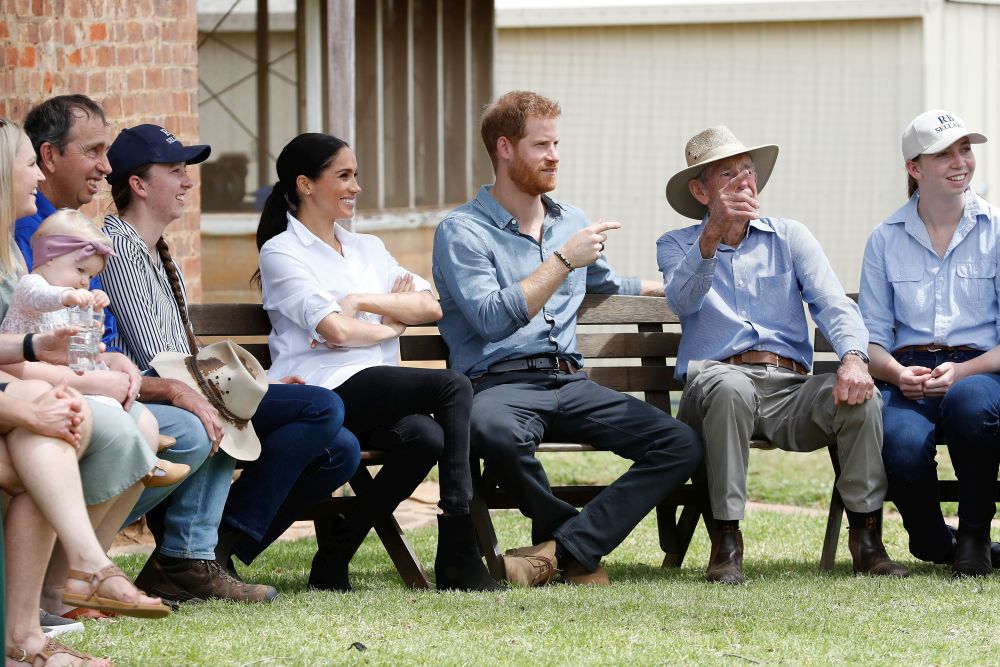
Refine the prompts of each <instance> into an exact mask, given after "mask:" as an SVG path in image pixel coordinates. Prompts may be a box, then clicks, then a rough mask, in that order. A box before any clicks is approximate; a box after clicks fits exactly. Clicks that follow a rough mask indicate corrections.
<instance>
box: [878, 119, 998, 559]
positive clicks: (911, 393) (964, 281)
mask: <svg viewBox="0 0 1000 667" xmlns="http://www.w3.org/2000/svg"><path fill="white" fill-rule="evenodd" d="M985 141H986V137H984V136H983V135H981V134H979V133H977V132H970V131H969V130H967V129H966V128H965V124H964V123H963V122H962V120H961V119H960V118H959V117H958V116H956V115H955V114H953V113H950V112H948V111H943V110H940V109H935V110H931V111H927V112H925V113H922V114H920V115H919V116H917V117H916V118H914V119H913V121H912V122H911V123H910V124H909V126H907V128H906V130H905V131H904V132H903V141H902V144H903V159H904V160H905V167H906V173H907V175H908V182H909V195H910V199H909V201H908V202H907V203H906V204H905V205H904V206H903V207H902V208H900V209H899V210H898V211H896V212H895V213H893V214H892V215H890V216H889V217H888V218H886V219H885V220H884V221H883V222H882V224H880V225H879V226H878V227H877V228H876V229H875V231H874V232H873V233H872V235H871V237H870V238H869V239H868V245H867V246H866V248H865V255H864V263H863V265H862V270H861V297H860V306H861V312H862V314H863V315H864V318H865V324H866V325H867V326H868V330H869V332H870V334H871V344H870V346H869V355H870V357H871V374H872V376H874V377H875V378H876V379H878V380H881V381H882V397H883V404H884V407H883V412H882V416H883V423H884V429H885V438H884V444H883V449H882V458H883V459H884V460H885V468H886V474H887V475H888V478H889V494H890V495H891V497H892V500H893V501H894V502H895V503H896V507H897V508H898V509H899V512H900V514H902V516H903V525H904V526H905V527H906V530H907V532H908V533H909V538H910V552H911V553H912V554H913V555H914V556H916V557H917V558H919V559H921V560H927V561H932V562H935V563H950V564H951V567H952V570H953V571H954V573H955V575H956V576H982V575H985V574H988V573H989V572H990V571H991V570H992V565H991V553H990V551H991V545H990V537H989V535H990V521H991V519H992V518H993V515H994V513H995V511H996V504H995V501H994V493H995V490H996V484H997V472H998V467H1000V432H998V429H997V413H998V411H1000V375H998V372H1000V347H998V344H1000V272H998V271H997V263H998V261H1000V211H998V210H997V209H996V208H995V207H993V206H991V205H990V204H989V203H988V202H987V201H986V200H984V199H983V198H982V197H980V196H979V195H977V194H976V193H975V192H973V191H972V189H971V187H970V183H971V181H972V176H973V174H974V173H975V170H976V158H975V155H974V154H973V152H972V144H980V143H984V142H985ZM942 439H943V441H944V442H945V443H946V444H947V446H948V452H949V454H950V455H951V460H952V463H953V465H954V467H955V474H956V476H957V477H958V483H959V498H960V500H959V506H958V516H959V524H958V531H957V533H955V532H954V531H953V530H952V529H950V528H949V527H948V526H947V525H946V524H945V522H944V519H943V517H942V515H941V506H940V504H939V501H938V495H937V472H936V465H937V464H936V463H935V461H934V457H935V453H936V445H937V443H938V442H941V440H942ZM996 556H1000V553H997V554H996Z"/></svg>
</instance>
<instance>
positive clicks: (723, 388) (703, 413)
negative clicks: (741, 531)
mask: <svg viewBox="0 0 1000 667" xmlns="http://www.w3.org/2000/svg"><path fill="white" fill-rule="evenodd" d="M835 382H836V376H835V375H834V374H832V373H827V374H824V375H799V374H797V373H795V372H793V371H790V370H786V369H783V368H778V367H775V366H735V365H732V364H727V363H723V362H720V361H700V362H692V363H691V364H690V366H689V367H688V381H687V384H686V386H685V387H684V393H683V394H682V396H681V404H680V410H679V411H678V415H677V416H678V419H680V420H681V421H683V422H685V423H687V424H689V425H690V426H691V427H692V428H694V429H695V430H696V431H698V433H699V434H700V435H701V437H702V440H703V441H704V444H705V466H706V472H707V475H708V489H709V498H710V500H711V505H712V513H713V515H714V516H715V518H716V519H720V520H724V521H736V520H739V519H742V518H743V515H744V511H745V508H746V498H747V491H746V485H747V463H748V461H749V457H750V440H752V439H766V440H770V441H771V443H772V444H773V445H774V446H775V447H777V448H778V449H783V450H785V451H791V452H811V451H814V450H816V449H819V448H820V447H825V446H827V445H829V444H831V443H833V442H834V441H835V442H836V445H837V455H838V458H839V460H840V467H841V474H840V480H839V481H838V482H837V489H838V490H839V491H840V495H841V497H842V498H843V500H844V505H845V506H846V507H847V509H848V510H850V511H852V512H872V511H874V510H877V509H879V508H880V507H881V506H882V501H883V499H884V498H885V491H886V485H887V483H886V477H885V467H884V466H883V464H882V397H881V395H880V393H879V392H877V391H876V392H875V395H874V397H873V398H871V399H869V400H868V401H865V402H864V403H863V404H861V405H844V404H841V405H834V402H833V387H834V384H835Z"/></svg>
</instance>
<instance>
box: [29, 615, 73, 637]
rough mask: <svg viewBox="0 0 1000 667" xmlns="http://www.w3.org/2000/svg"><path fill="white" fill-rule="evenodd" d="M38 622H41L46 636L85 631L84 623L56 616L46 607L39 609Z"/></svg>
mask: <svg viewBox="0 0 1000 667" xmlns="http://www.w3.org/2000/svg"><path fill="white" fill-rule="evenodd" d="M38 622H39V623H40V624H41V626H42V632H44V633H45V636H46V637H58V636H59V635H68V634H73V633H76V632H83V623H81V622H80V621H74V620H73V619H71V618H63V617H62V616H56V615H55V614H50V613H49V612H47V611H45V610H44V609H39V610H38Z"/></svg>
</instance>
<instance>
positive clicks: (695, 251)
mask: <svg viewBox="0 0 1000 667" xmlns="http://www.w3.org/2000/svg"><path fill="white" fill-rule="evenodd" d="M717 262H718V260H717V259H716V258H715V257H711V258H709V259H705V258H703V257H702V256H701V247H700V246H699V245H698V242H697V237H696V239H695V243H694V244H693V245H692V246H691V247H690V248H685V246H684V244H682V243H681V242H680V241H679V240H678V239H677V238H676V237H675V236H674V235H673V234H664V235H663V236H661V237H660V238H659V239H658V240H657V242H656V263H657V265H658V266H659V267H660V273H662V274H663V293H664V295H666V297H667V304H668V305H669V306H670V309H671V310H672V311H674V312H675V313H677V315H679V316H685V315H690V314H692V313H694V312H697V311H698V310H699V309H700V308H701V305H702V303H704V301H705V296H706V295H707V294H708V292H709V290H711V289H712V282H713V280H714V278H715V266H716V263H717Z"/></svg>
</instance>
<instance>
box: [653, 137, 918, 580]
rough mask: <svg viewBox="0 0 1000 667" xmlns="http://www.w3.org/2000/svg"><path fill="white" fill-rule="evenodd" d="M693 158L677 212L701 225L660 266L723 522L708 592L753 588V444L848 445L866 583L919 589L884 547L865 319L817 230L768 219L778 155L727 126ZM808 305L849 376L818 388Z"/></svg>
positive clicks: (698, 144) (674, 199)
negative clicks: (748, 565)
mask: <svg viewBox="0 0 1000 667" xmlns="http://www.w3.org/2000/svg"><path fill="white" fill-rule="evenodd" d="M685 154H686V158H687V167H686V168H685V169H682V170H681V171H679V172H678V173H677V174H675V175H674V176H673V177H672V178H671V179H670V181H669V183H668V184H667V201H669V202H670V205H671V206H672V207H673V208H674V210H676V211H677V212H678V213H680V214H681V215H684V216H686V217H689V218H694V219H696V220H700V221H701V222H700V224H697V225H693V226H690V227H686V228H684V229H679V230H676V231H672V232H668V233H666V234H664V235H663V236H662V237H660V239H659V240H658V241H657V261H658V263H659V266H660V271H661V272H662V273H663V281H664V288H665V289H664V292H665V294H666V297H667V301H668V303H669V304H670V307H671V308H672V309H673V310H674V312H676V313H677V315H678V316H679V317H680V320H681V327H682V330H683V335H682V338H681V345H680V350H679V352H678V355H677V371H676V375H677V377H678V379H680V380H682V381H684V382H685V387H684V393H683V395H682V396H681V404H680V410H679V412H678V417H679V418H680V419H681V420H682V421H685V422H687V423H688V424H690V425H691V426H693V427H694V428H695V429H696V430H697V431H698V432H699V433H700V434H701V436H702V439H703V441H704V443H705V467H706V472H707V477H708V490H709V498H710V501H711V509H712V514H713V515H714V517H715V520H714V526H713V528H712V529H711V530H710V534H711V537H712V552H711V556H710V558H709V564H708V570H707V572H706V578H707V579H708V580H709V581H718V582H723V583H731V584H738V583H742V581H743V536H742V534H741V532H740V529H739V522H740V520H741V519H742V518H743V516H744V510H745V506H746V475H747V461H748V458H749V447H750V440H751V439H752V438H766V439H768V440H770V441H771V442H772V443H773V444H774V445H775V446H776V447H778V448H780V449H784V450H787V451H813V450H815V449H819V448H820V447H823V446H825V445H828V444H830V443H831V442H835V443H836V445H837V452H838V455H839V458H840V463H841V467H842V470H843V472H842V474H841V476H840V479H839V481H838V482H837V489H838V490H839V491H840V494H841V497H842V498H843V499H844V505H845V506H846V507H847V517H848V522H849V523H850V533H849V534H850V538H849V546H850V551H851V556H852V558H853V560H854V571H855V572H857V573H867V574H873V575H884V576H895V577H904V576H906V575H907V570H906V568H905V567H903V566H902V565H899V564H897V563H895V562H893V561H892V560H891V559H890V558H889V556H888V554H886V551H885V547H884V546H883V544H882V536H881V521H880V517H881V512H882V502H883V499H884V497H885V490H886V486H887V483H886V476H885V469H884V467H883V465H882V456H881V448H882V419H881V408H882V404H881V397H880V395H879V393H878V392H875V391H874V382H873V381H872V378H871V375H870V374H869V373H868V357H867V356H866V355H865V352H864V350H866V349H867V348H868V332H867V331H866V329H865V325H864V322H863V321H862V319H861V313H860V311H859V310H858V307H857V305H856V304H855V303H854V302H853V301H852V300H851V299H849V298H848V297H847V296H846V295H845V294H844V289H843V287H841V285H840V282H839V281H838V280H837V277H836V275H835V274H834V272H833V268H832V267H831V266H830V263H829V261H828V260H827V258H826V256H825V255H824V254H823V251H822V249H821V248H820V246H819V244H818V243H817V242H816V239H815V238H814V237H813V236H812V234H810V233H809V231H808V230H807V229H806V227H805V226H803V225H802V224H800V223H798V222H795V221H794V220H786V219H782V218H769V217H764V216H762V215H760V213H759V203H758V200H757V195H758V192H759V190H761V189H763V188H764V185H765V184H766V183H767V180H768V178H769V177H770V175H771V170H772V169H773V168H774V163H775V161H776V160H777V157H778V147H777V146H775V145H773V144H769V145H763V146H755V147H752V148H748V147H746V146H744V145H743V144H742V143H741V142H740V141H739V140H738V139H737V138H736V137H735V136H734V135H733V133H732V132H730V131H729V130H728V129H727V128H725V127H722V126H719V127H712V128H709V129H707V130H705V131H703V132H701V133H699V134H698V135H696V136H695V137H693V138H692V139H691V140H690V141H689V142H688V144H687V147H686V150H685ZM803 302H805V303H806V304H808V306H809V308H810V312H811V313H812V316H813V319H814V320H815V321H816V323H817V325H818V326H819V328H820V330H821V331H822V332H823V334H824V335H825V336H826V337H827V340H829V341H830V342H831V344H832V345H833V347H834V349H835V350H836V351H837V354H838V356H839V357H840V359H841V364H840V368H839V369H838V370H837V372H836V373H829V374H825V375H808V374H807V373H808V369H809V367H810V366H811V364H812V345H811V344H810V341H809V329H808V326H807V323H806V318H805V312H804V308H803Z"/></svg>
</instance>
